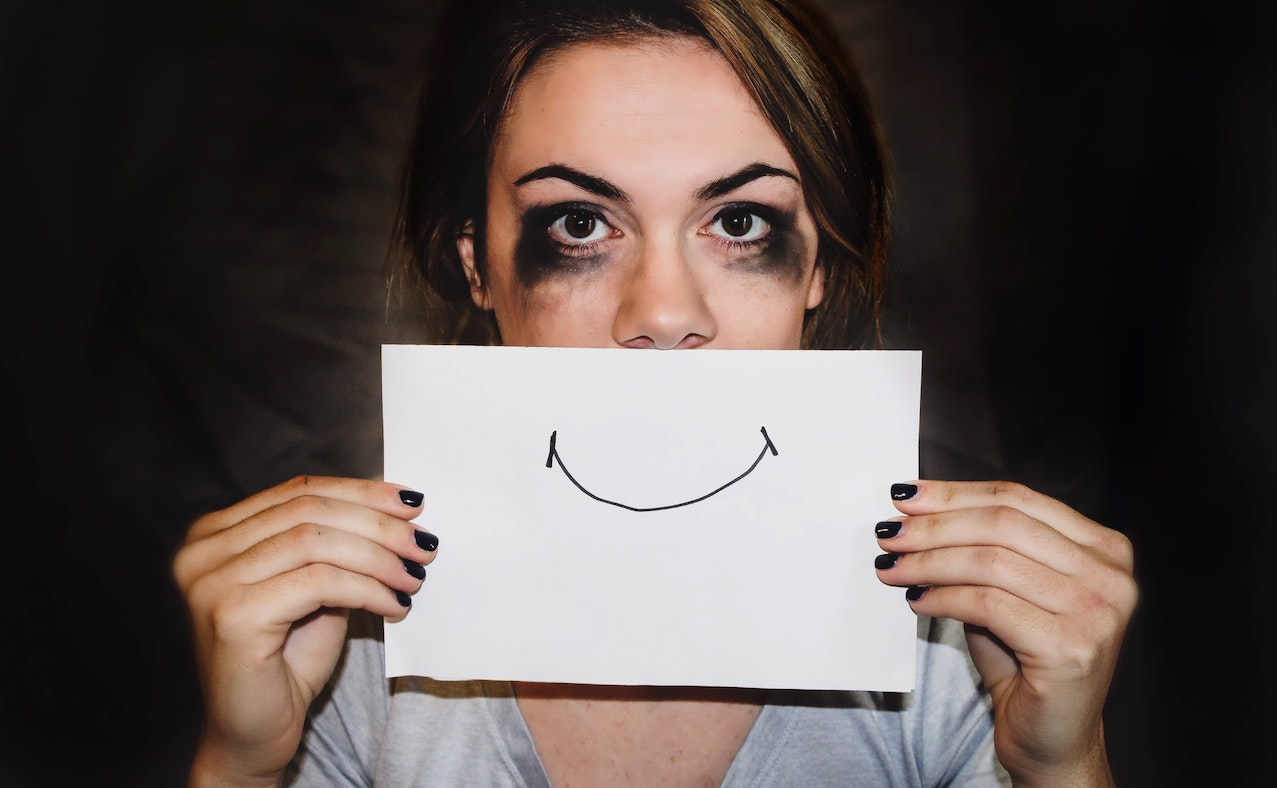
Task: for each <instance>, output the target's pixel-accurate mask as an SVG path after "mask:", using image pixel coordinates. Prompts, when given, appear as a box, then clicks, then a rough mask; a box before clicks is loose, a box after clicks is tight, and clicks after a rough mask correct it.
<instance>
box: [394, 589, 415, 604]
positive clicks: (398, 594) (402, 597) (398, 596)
mask: <svg viewBox="0 0 1277 788" xmlns="http://www.w3.org/2000/svg"><path fill="white" fill-rule="evenodd" d="M395 601H396V602H398V603H399V604H400V605H402V606H403V607H412V597H410V596H408V595H407V594H405V593H404V592H402V591H400V590H399V589H397V588H396V589H395Z"/></svg>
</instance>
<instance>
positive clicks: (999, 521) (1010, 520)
mask: <svg viewBox="0 0 1277 788" xmlns="http://www.w3.org/2000/svg"><path fill="white" fill-rule="evenodd" d="M1021 517H1022V515H1021V514H1020V510H1019V509H1016V508H1014V507H1011V506H1006V505H1003V504H999V505H997V506H995V507H993V511H992V513H991V514H990V517H989V520H990V521H991V522H992V523H993V526H994V528H996V529H997V532H998V533H999V534H1009V533H1010V532H1012V531H1013V530H1014V529H1015V528H1016V527H1017V526H1018V525H1019V523H1020V519H1021Z"/></svg>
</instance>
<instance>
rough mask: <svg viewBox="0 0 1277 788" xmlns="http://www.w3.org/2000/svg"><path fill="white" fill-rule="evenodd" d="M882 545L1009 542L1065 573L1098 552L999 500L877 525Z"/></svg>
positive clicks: (919, 548) (908, 548)
mask: <svg viewBox="0 0 1277 788" xmlns="http://www.w3.org/2000/svg"><path fill="white" fill-rule="evenodd" d="M874 530H875V533H876V534H877V535H878V545H879V546H880V547H881V548H882V549H883V550H885V551H887V552H890V553H916V552H923V551H926V550H934V549H937V548H941V547H957V546H962V545H969V546H974V545H986V546H998V547H1004V548H1006V549H1008V550H1012V551H1014V552H1016V553H1019V554H1020V555H1022V556H1024V557H1025V558H1027V559H1029V560H1031V561H1035V562H1037V563H1040V564H1042V565H1044V566H1048V567H1050V568H1051V569H1054V570H1055V571H1057V572H1062V573H1064V574H1069V575H1072V574H1077V573H1079V572H1082V571H1085V570H1086V568H1087V567H1088V565H1089V564H1090V563H1093V562H1094V560H1095V558H1094V553H1093V551H1088V550H1087V549H1086V548H1084V547H1082V546H1081V545H1079V544H1078V543H1077V542H1074V541H1073V540H1071V539H1068V538H1067V537H1065V536H1064V535H1063V534H1062V533H1060V532H1059V531H1057V530H1056V529H1054V528H1051V527H1050V526H1048V525H1046V524H1045V523H1043V522H1041V521H1040V520H1037V519H1036V518H1033V517H1031V516H1029V515H1027V514H1025V513H1024V512H1022V511H1020V510H1019V509H1013V508H1011V507H1007V506H998V507H993V508H987V509H956V510H953V511H945V512H938V513H936V514H918V515H913V516H910V517H904V518H900V519H897V520H891V521H885V522H883V523H879V524H878V525H877V526H875V529H874Z"/></svg>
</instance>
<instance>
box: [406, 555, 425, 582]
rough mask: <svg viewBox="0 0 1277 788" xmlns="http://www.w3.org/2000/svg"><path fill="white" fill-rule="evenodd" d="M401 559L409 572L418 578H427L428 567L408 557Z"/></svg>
mask: <svg viewBox="0 0 1277 788" xmlns="http://www.w3.org/2000/svg"><path fill="white" fill-rule="evenodd" d="M401 560H402V561H403V568H404V569H405V570H406V571H407V572H408V574H410V575H412V576H413V577H415V578H417V579H418V580H425V579H426V568H425V567H424V566H422V565H421V564H419V563H417V562H416V561H409V560H408V559H407V558H404V559H401Z"/></svg>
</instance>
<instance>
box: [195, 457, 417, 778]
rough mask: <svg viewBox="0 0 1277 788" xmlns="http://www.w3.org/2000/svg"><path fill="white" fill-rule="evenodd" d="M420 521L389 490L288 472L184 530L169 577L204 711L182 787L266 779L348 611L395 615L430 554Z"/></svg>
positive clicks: (326, 673) (324, 676)
mask: <svg viewBox="0 0 1277 788" xmlns="http://www.w3.org/2000/svg"><path fill="white" fill-rule="evenodd" d="M420 513H421V494H420V493H413V492H411V491H406V490H403V489H402V488H401V487H398V486H396V485H393V484H388V483H385V482H377V481H368V480H362V479H338V478H327V477H307V476H300V477H298V478H296V479H293V480H292V481H289V482H286V483H284V484H281V485H279V486H277V487H272V488H270V489H269V490H266V491H264V492H261V493H258V494H257V495H254V496H252V497H251V498H247V499H245V500H244V501H241V502H240V503H238V504H235V505H234V506H231V507H229V508H227V509H223V510H221V511H217V512H213V513H211V514H208V515H205V516H204V517H201V518H200V519H199V520H197V521H196V522H195V523H194V525H192V526H191V529H190V531H189V533H188V534H187V538H186V544H185V546H183V547H182V549H181V550H180V551H179V552H178V554H177V557H176V559H175V560H174V562H173V574H174V576H175V577H176V579H177V583H178V586H179V587H180V589H181V591H182V594H183V596H185V598H186V603H187V606H188V608H189V609H190V613H191V620H192V625H193V634H194V643H195V656H196V663H197V667H198V670H199V675H200V682H201V685H202V689H203V693H204V703H205V711H204V731H203V734H202V736H201V739H200V744H199V749H198V750H197V753H196V758H195V764H194V768H193V770H192V775H191V783H192V785H196V784H201V785H203V784H208V785H212V784H235V785H255V784H268V785H275V784H278V782H279V778H280V776H281V775H282V773H283V770H284V768H285V767H286V766H287V765H288V762H289V760H291V758H292V757H293V754H294V753H295V752H296V750H297V747H298V745H299V743H300V742H301V736H302V728H303V726H304V724H305V721H306V711H307V709H308V708H309V707H310V704H311V702H312V701H313V700H314V699H315V696H316V695H318V694H319V692H320V691H321V690H322V689H323V687H324V685H325V684H326V683H327V682H328V679H329V678H330V677H331V675H332V672H333V668H334V667H335V666H336V664H337V660H338V658H339V657H340V656H341V649H342V645H343V642H344V640H345V635H346V616H347V614H348V612H349V611H350V610H354V609H359V608H361V609H364V610H367V611H369V612H371V613H374V614H379V615H383V616H385V617H386V618H387V619H388V620H391V621H398V620H400V619H402V618H403V617H404V616H405V615H407V613H408V609H409V607H410V606H411V604H412V600H411V597H410V595H411V594H412V593H414V592H416V591H417V589H418V588H420V587H421V582H422V580H421V578H423V577H424V576H425V570H424V568H423V567H424V565H425V564H428V563H430V562H431V561H432V560H433V559H434V556H435V548H436V547H437V546H438V540H437V539H435V538H434V537H433V536H432V535H431V534H429V533H427V532H425V531H421V530H419V529H417V528H416V526H414V525H413V524H412V523H410V522H409V520H410V519H411V518H413V517H415V516H417V515H418V514H420Z"/></svg>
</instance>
